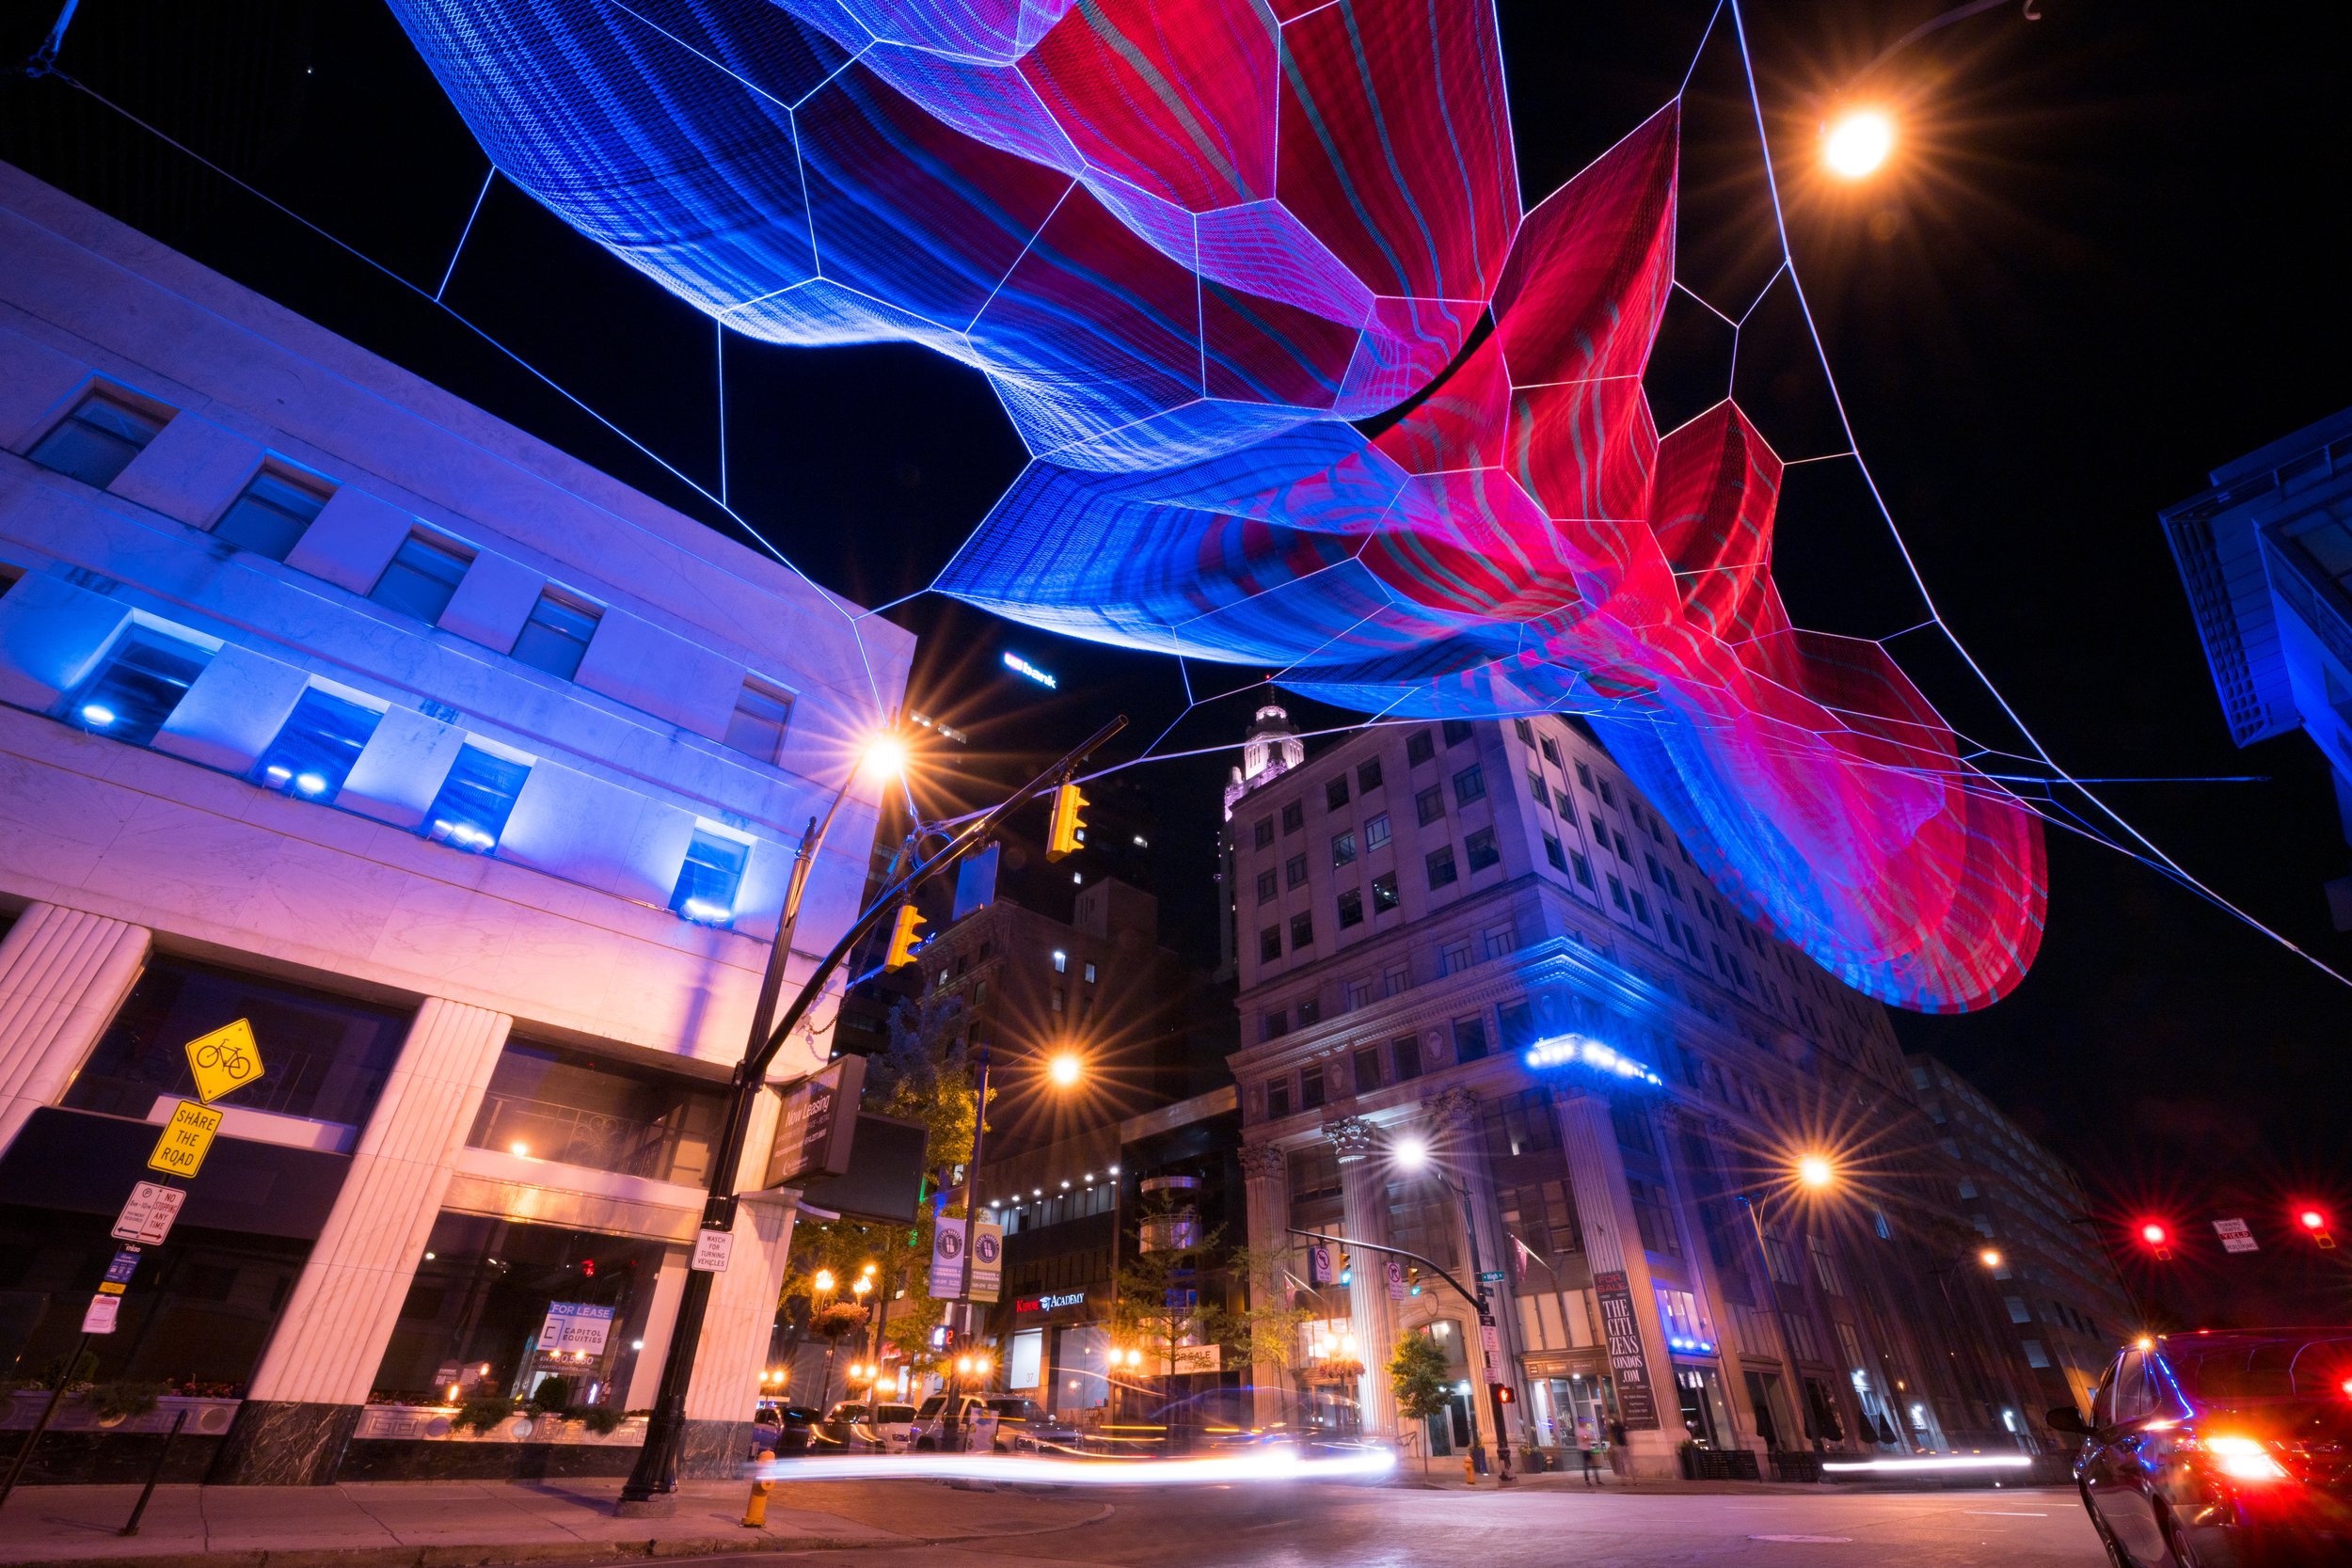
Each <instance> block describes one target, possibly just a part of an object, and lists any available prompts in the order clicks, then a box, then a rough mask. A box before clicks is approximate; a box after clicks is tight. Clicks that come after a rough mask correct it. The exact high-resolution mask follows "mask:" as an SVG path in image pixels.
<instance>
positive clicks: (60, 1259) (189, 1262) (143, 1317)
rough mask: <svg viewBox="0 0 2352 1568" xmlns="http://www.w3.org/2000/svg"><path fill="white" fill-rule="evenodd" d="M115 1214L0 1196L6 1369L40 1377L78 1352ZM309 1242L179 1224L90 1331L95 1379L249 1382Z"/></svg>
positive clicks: (182, 1388) (111, 1247) (216, 1390)
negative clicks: (106, 1323)
mask: <svg viewBox="0 0 2352 1568" xmlns="http://www.w3.org/2000/svg"><path fill="white" fill-rule="evenodd" d="M111 1225H112V1220H111V1217H110V1216H107V1215H103V1214H69V1213H61V1212H57V1211H56V1210H54V1209H32V1208H24V1207H22V1206H18V1205H14V1204H10V1205H7V1206H0V1372H4V1374H5V1375H7V1376H10V1377H39V1376H40V1375H42V1374H43V1372H44V1371H45V1370H47V1368H48V1367H49V1365H50V1363H52V1362H54V1361H59V1360H62V1359H63V1358H64V1357H65V1356H67V1355H68V1354H72V1350H73V1346H74V1342H75V1341H76V1340H77V1339H79V1338H81V1331H82V1313H83V1311H84V1309H85V1308H87V1307H88V1305H89V1299H90V1296H91V1295H92V1294H93V1293H94V1292H95V1291H97V1289H98V1282H99V1281H100V1280H102V1279H103V1278H104V1277H105V1276H106V1264H107V1262H108V1260H109V1259H112V1258H113V1257H114V1255H115V1254H116V1253H117V1252H118V1251H119V1250H120V1249H121V1246H122V1243H119V1242H118V1241H116V1240H115V1239H114V1238H113V1237H112V1236H111V1235H109V1234H108V1230H109V1228H110V1227H111ZM309 1255H310V1243H308V1242H303V1241H296V1240H293V1239H289V1238H284V1237H278V1236H256V1235H249V1234H242V1233H237V1232H232V1231H226V1230H210V1229H204V1228H201V1227H196V1226H187V1225H183V1226H178V1227H174V1228H173V1230H172V1232H171V1239H170V1240H169V1241H168V1242H167V1243H164V1244H163V1245H162V1246H157V1247H150V1248H148V1249H146V1251H145V1252H144V1253H143V1254H142V1255H141V1257H140V1259H139V1265H138V1272H137V1273H136V1274H135V1275H133V1276H132V1279H131V1288H130V1290H129V1291H127V1292H126V1293H125V1294H124V1296H123V1298H122V1308H121V1316H120V1317H119V1319H118V1320H117V1323H116V1327H115V1331H114V1332H113V1333H112V1334H100V1335H93V1336H92V1337H91V1338H90V1341H89V1348H90V1350H91V1352H92V1353H94V1354H96V1356H97V1358H98V1367H97V1372H96V1381H98V1382H101V1383H103V1382H106V1381H108V1380H110V1379H114V1378H129V1379H135V1380H136V1381H139V1382H142V1383H163V1384H167V1385H169V1386H171V1388H172V1389H173V1390H174V1391H175V1392H181V1393H192V1394H215V1395H236V1394H242V1393H244V1392H245V1380H246V1378H247V1377H248V1376H250V1375H251V1374H252V1371H253V1368H254V1364H255V1363H256V1362H258V1361H260V1359H261V1357H262V1347H263V1346H265V1345H266V1344H267V1343H268V1342H269V1336H270V1331H271V1330H272V1329H273V1328H275V1327H276V1326H277V1323H278V1312H279V1310H280V1309H281V1308H283V1307H284V1306H285V1304H286V1298H287V1297H288V1296H289V1295H290V1294H291V1293H292V1292H293V1291H294V1279H295V1276H297V1275H300V1274H301V1272H302V1263H303V1259H305V1258H306V1257H308V1256H309Z"/></svg>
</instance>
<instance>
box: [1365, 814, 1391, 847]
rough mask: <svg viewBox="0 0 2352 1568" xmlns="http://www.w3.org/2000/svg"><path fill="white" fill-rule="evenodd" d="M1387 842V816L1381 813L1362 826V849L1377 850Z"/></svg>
mask: <svg viewBox="0 0 2352 1568" xmlns="http://www.w3.org/2000/svg"><path fill="white" fill-rule="evenodd" d="M1388 842H1389V814H1388V813H1387V812H1385V811H1384V812H1382V813H1381V814H1380V815H1379V816H1375V817H1374V818H1372V820H1370V821H1369V822H1366V823H1365V824H1364V847H1365V848H1367V849H1377V848H1379V847H1380V846H1382V845H1383V844H1386V843H1388Z"/></svg>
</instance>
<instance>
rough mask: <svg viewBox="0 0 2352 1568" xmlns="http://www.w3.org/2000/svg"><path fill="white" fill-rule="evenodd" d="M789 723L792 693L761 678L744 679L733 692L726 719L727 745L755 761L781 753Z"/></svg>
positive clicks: (763, 760)
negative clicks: (733, 697) (732, 700)
mask: <svg viewBox="0 0 2352 1568" xmlns="http://www.w3.org/2000/svg"><path fill="white" fill-rule="evenodd" d="M791 724H792V694H791V693H790V692H788V691H786V690H784V689H781V688H779V687H773V686H770V685H769V684H768V683H767V682H766V681H763V680H757V679H754V680H747V681H745V682H744V683H743V689H742V690H740V691H738V692H737V693H736V694H735V712H734V713H733V714H732V715H731V716H730V717H729V718H728V720H727V744H728V745H729V746H731V747H733V748H734V749H735V750H737V751H739V752H742V753H743V754H744V755H745V756H747V757H750V758H751V759H752V760H753V761H755V762H774V761H776V760H777V759H778V758H780V757H781V756H782V755H783V754H784V732H785V731H786V730H787V729H789V728H790V727H791Z"/></svg>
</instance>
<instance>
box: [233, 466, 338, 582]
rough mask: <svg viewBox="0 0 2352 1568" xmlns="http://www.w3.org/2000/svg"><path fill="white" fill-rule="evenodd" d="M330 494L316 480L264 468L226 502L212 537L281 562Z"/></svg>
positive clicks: (285, 471)
mask: <svg viewBox="0 0 2352 1568" xmlns="http://www.w3.org/2000/svg"><path fill="white" fill-rule="evenodd" d="M331 494H332V492H331V491H329V490H326V489H324V488H321V487H320V482H319V481H317V480H312V479H308V478H299V479H298V478H296V477H295V476H294V474H293V473H292V472H290V471H288V470H286V469H283V468H275V467H264V468H263V469H262V471H261V472H259V473H257V474H255V475H254V476H253V478H252V480H251V481H250V482H249V483H247V484H246V487H245V490H244V492H243V493H242V494H241V495H239V496H238V497H237V499H235V500H233V501H230V503H229V510H228V511H226V512H224V513H222V514H221V516H220V521H219V522H217V523H215V524H214V525H213V537H214V538H215V539H225V540H227V541H228V542H229V543H230V544H231V545H234V546H237V547H238V548H239V549H241V550H251V551H252V552H253V553H254V554H255V555H265V556H267V557H269V558H270V559H271V560H272V561H283V560H285V559H286V554H287V552H288V551H289V550H292V549H293V548H294V544H295V542H296V541H297V540H299V539H300V538H301V537H302V535H303V531H305V530H306V529H308V528H309V527H310V523H311V520H312V519H313V518H315V517H317V516H318V515H319V513H320V512H321V511H323V510H324V509H325V508H326V501H327V498H328V496H329V495H331Z"/></svg>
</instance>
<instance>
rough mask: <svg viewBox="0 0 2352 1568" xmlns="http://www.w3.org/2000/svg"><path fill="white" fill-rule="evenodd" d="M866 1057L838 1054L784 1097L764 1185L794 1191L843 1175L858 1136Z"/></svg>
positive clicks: (793, 1087)
mask: <svg viewBox="0 0 2352 1568" xmlns="http://www.w3.org/2000/svg"><path fill="white" fill-rule="evenodd" d="M865 1092H866V1058H865V1057H863V1056H836V1057H834V1059H833V1060H832V1061H830V1062H827V1063H826V1064H825V1065H824V1066H823V1067H821V1068H819V1069H818V1070H817V1071H815V1072H813V1073H811V1074H810V1075H809V1076H808V1077H806V1078H803V1079H802V1080H801V1081H800V1082H799V1083H798V1084H795V1085H793V1086H792V1087H790V1088H789V1089H787V1090H786V1091H785V1093H784V1105H783V1108H782V1109H781V1110H780V1111H779V1112H778V1113H777V1116H776V1141H775V1145H774V1147H773V1148H771V1150H770V1151H769V1155H768V1177H767V1180H765V1181H763V1182H762V1183H761V1185H762V1186H766V1187H798V1186H801V1185H802V1184H803V1183H804V1182H806V1181H808V1180H811V1179H812V1178H816V1177H820V1176H844V1175H847V1174H848V1173H849V1169H850V1148H851V1147H852V1145H853V1143H854V1140H855V1138H856V1136H857V1102H858V1097H859V1096H860V1095H862V1094H864V1093H865Z"/></svg>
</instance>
